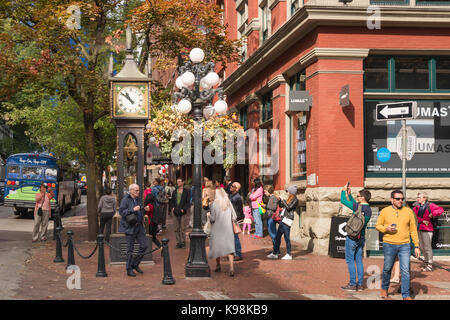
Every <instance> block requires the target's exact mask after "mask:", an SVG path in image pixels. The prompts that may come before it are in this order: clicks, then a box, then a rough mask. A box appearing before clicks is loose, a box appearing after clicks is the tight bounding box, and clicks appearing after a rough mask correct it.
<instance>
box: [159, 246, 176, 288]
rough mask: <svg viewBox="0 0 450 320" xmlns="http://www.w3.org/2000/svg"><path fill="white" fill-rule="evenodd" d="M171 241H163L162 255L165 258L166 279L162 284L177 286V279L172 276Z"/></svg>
mask: <svg viewBox="0 0 450 320" xmlns="http://www.w3.org/2000/svg"><path fill="white" fill-rule="evenodd" d="M168 243H169V239H162V244H163V248H162V253H163V256H164V279H163V281H162V284H175V279H174V278H173V276H172V267H171V266H170V256H169V246H168V245H167V244H168Z"/></svg>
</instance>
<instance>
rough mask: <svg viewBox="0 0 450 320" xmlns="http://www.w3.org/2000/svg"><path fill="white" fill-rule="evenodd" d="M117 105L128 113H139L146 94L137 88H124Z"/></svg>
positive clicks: (118, 96)
mask: <svg viewBox="0 0 450 320" xmlns="http://www.w3.org/2000/svg"><path fill="white" fill-rule="evenodd" d="M117 105H118V108H119V109H121V110H123V111H124V112H126V113H137V112H139V110H140V109H142V107H143V105H144V94H143V92H142V91H141V90H140V89H139V88H137V87H124V88H122V89H121V90H120V91H119V94H118V95H117Z"/></svg>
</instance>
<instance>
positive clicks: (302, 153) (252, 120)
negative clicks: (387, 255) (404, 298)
mask: <svg viewBox="0 0 450 320" xmlns="http://www.w3.org/2000/svg"><path fill="white" fill-rule="evenodd" d="M217 2H218V4H219V5H221V6H222V8H223V9H224V16H223V21H224V23H225V24H227V25H229V32H230V35H231V36H233V37H235V38H244V39H245V40H246V41H245V45H244V46H243V48H242V61H241V63H240V64H233V65H229V66H228V68H227V69H226V71H225V73H224V80H223V82H222V87H223V88H224V89H225V93H226V95H227V102H228V105H229V107H230V111H234V112H237V113H238V114H239V115H240V120H241V123H242V124H243V125H244V127H245V128H247V129H255V130H260V129H269V130H271V129H277V130H279V131H278V134H279V145H278V151H277V153H278V154H275V155H274V154H271V155H263V156H261V155H260V156H259V161H260V162H259V163H258V164H247V165H238V166H236V168H235V169H234V170H233V171H232V173H231V175H232V177H233V179H234V180H238V181H240V182H241V184H243V185H244V186H245V187H251V186H250V179H251V178H252V177H255V176H258V175H259V174H260V170H261V166H262V163H261V162H262V160H263V159H269V160H270V159H272V160H273V157H274V156H278V159H279V170H278V172H277V173H276V174H274V175H270V176H261V178H262V179H263V181H264V182H265V183H273V184H274V186H275V189H276V190H279V191H282V190H285V189H286V188H287V187H288V186H290V185H292V184H296V185H297V186H298V187H299V188H300V196H299V197H300V200H301V208H300V209H299V215H297V216H296V221H295V222H294V225H293V228H292V231H291V238H293V239H294V240H297V241H300V242H302V243H303V244H304V245H305V246H307V247H308V248H309V249H311V250H312V251H314V252H318V253H322V254H326V253H327V252H328V245H329V234H330V223H331V220H332V217H334V216H336V215H338V214H339V213H341V211H343V212H344V213H348V212H349V211H348V210H347V209H344V210H342V207H341V205H340V190H341V189H342V186H344V185H345V184H346V183H347V181H350V182H351V186H352V187H353V193H356V191H358V190H359V189H361V188H363V187H364V188H367V189H369V190H370V191H371V192H372V208H373V210H374V215H373V219H374V220H372V222H375V221H376V216H377V213H378V209H381V208H382V207H384V206H387V205H388V204H390V202H389V198H390V192H391V191H392V190H394V189H401V188H402V180H401V161H400V157H399V154H398V153H397V151H396V150H397V148H398V146H399V143H400V142H399V139H397V137H398V134H399V132H400V130H399V125H400V121H376V119H375V106H376V104H378V103H380V102H396V101H417V105H418V113H419V116H418V117H417V119H414V120H408V121H407V126H408V127H409V129H408V130H410V132H413V133H414V135H415V140H414V141H415V142H414V143H415V147H414V148H415V151H416V152H415V153H414V156H413V158H412V159H411V161H408V163H407V170H408V171H407V172H408V173H407V200H408V201H409V202H410V203H412V202H413V201H414V200H415V198H416V195H417V192H418V191H426V192H427V193H428V194H429V196H430V200H431V201H433V202H436V203H438V204H440V205H442V206H444V207H446V210H447V212H446V213H445V214H448V213H449V211H448V210H449V209H448V208H449V204H450V192H449V191H450V190H449V189H450V20H449V19H448V16H449V14H450V2H441V1H437V2H433V1H419V0H400V1H390V2H380V1H370V3H369V1H367V0H365V1H364V0H353V2H350V3H348V4H344V3H342V2H339V1H338V0H334V1H331V0H310V1H307V2H306V1H305V3H302V1H301V0H300V1H299V0H263V1H261V0H219V1H217ZM369 6H370V7H369ZM345 86H348V94H349V97H348V100H349V101H348V104H344V106H342V103H343V102H340V96H343V93H342V94H340V92H341V90H343V87H345ZM300 91H303V93H304V91H306V93H307V94H309V95H310V96H311V97H312V103H311V104H310V105H309V106H305V105H303V107H302V108H303V110H304V111H295V110H297V109H295V106H294V103H293V101H294V100H293V99H294V95H295V93H293V92H300ZM290 97H291V99H290ZM294 109H295V110H294ZM386 150H387V154H388V157H389V159H388V160H386V158H383V157H382V154H381V151H383V152H384V151H386ZM267 165H270V161H269V163H268V164H267ZM446 217H447V216H446ZM449 218H450V214H449ZM448 220H449V221H450V219H448ZM369 227H370V228H371V229H370V230H369V232H368V239H367V249H368V250H369V251H371V253H377V252H379V250H380V249H381V248H380V247H379V238H378V232H377V231H375V229H373V228H372V227H371V225H369ZM373 227H374V226H373ZM438 231H439V232H436V235H435V236H436V239H435V240H434V246H435V249H436V250H437V254H438V253H440V254H446V253H449V252H450V223H449V222H448V221H447V220H446V219H445V217H442V219H441V220H440V228H439V230H438Z"/></svg>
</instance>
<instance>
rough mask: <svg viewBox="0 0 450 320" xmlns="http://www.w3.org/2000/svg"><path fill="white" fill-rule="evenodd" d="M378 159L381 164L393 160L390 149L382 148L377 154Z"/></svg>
mask: <svg viewBox="0 0 450 320" xmlns="http://www.w3.org/2000/svg"><path fill="white" fill-rule="evenodd" d="M377 159H378V160H379V161H380V162H388V161H389V160H390V159H391V152H390V151H389V149H388V148H380V149H379V150H378V152H377Z"/></svg>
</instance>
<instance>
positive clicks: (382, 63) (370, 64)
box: [364, 57, 389, 89]
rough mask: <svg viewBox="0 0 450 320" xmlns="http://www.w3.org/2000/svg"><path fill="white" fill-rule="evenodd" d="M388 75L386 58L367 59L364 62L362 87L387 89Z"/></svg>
mask: <svg viewBox="0 0 450 320" xmlns="http://www.w3.org/2000/svg"><path fill="white" fill-rule="evenodd" d="M388 78H389V73H388V59H387V58H386V57H368V58H367V59H365V60H364V87H365V88H367V89H388V86H389V83H388Z"/></svg>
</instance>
